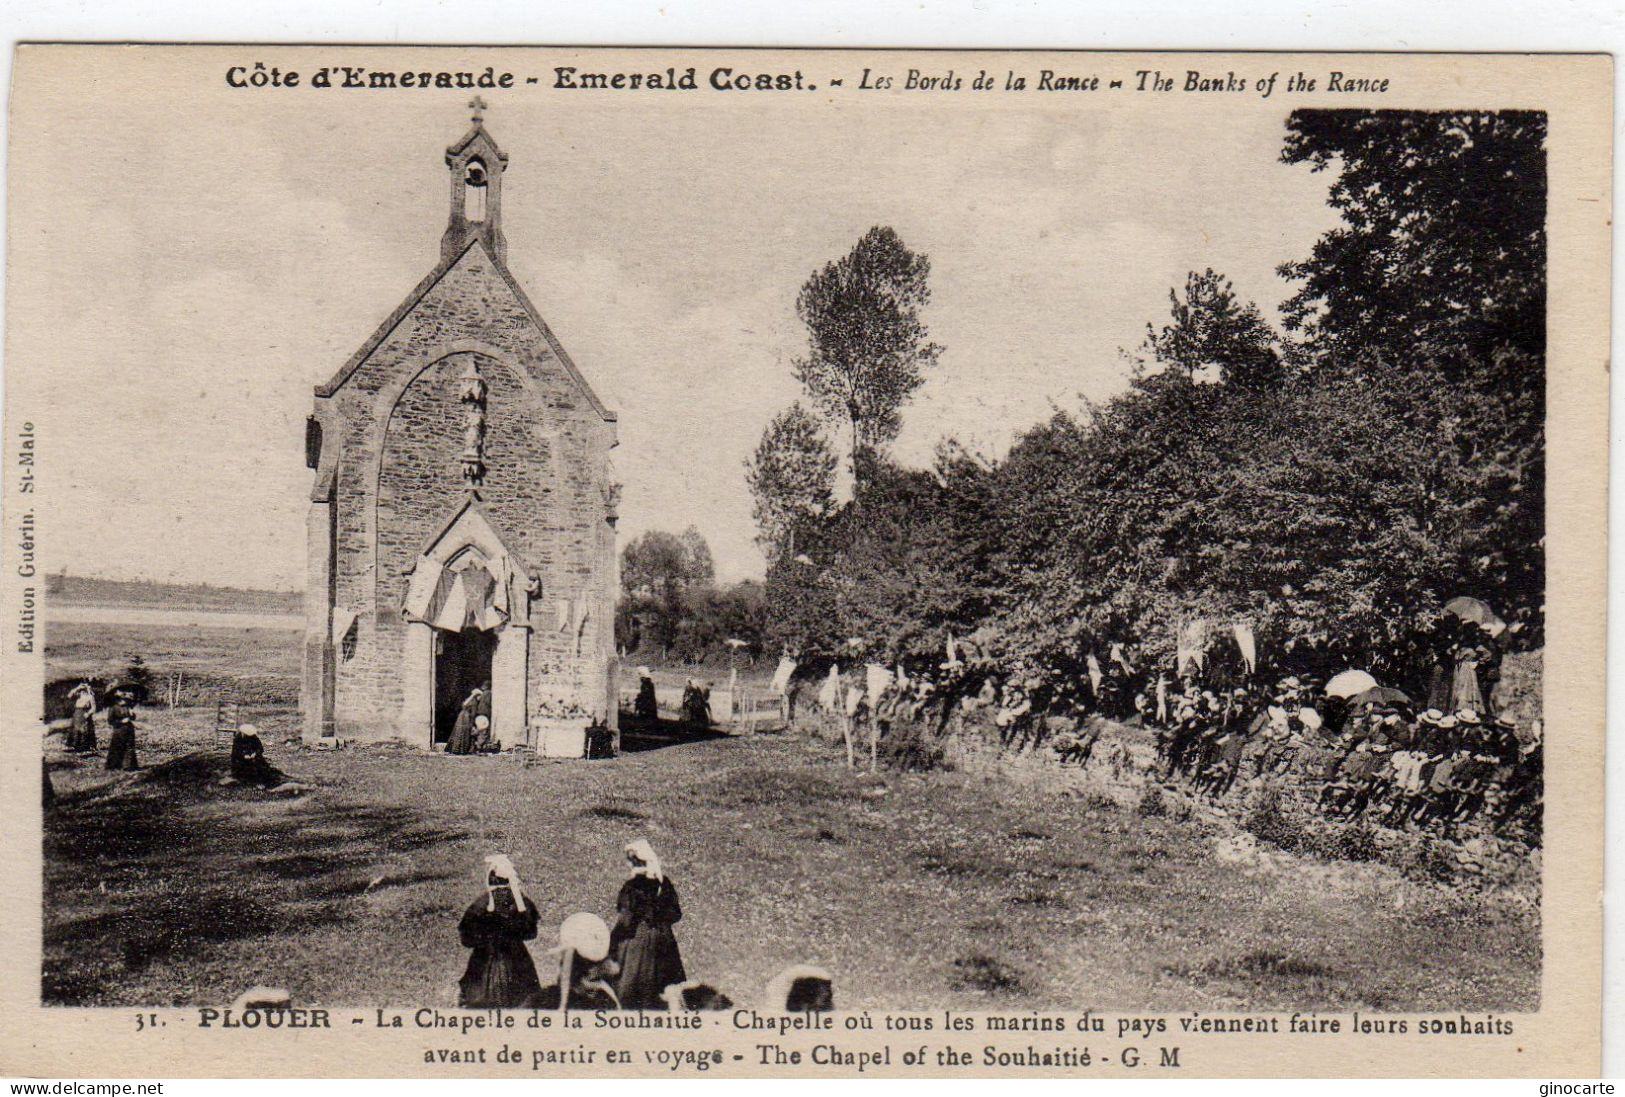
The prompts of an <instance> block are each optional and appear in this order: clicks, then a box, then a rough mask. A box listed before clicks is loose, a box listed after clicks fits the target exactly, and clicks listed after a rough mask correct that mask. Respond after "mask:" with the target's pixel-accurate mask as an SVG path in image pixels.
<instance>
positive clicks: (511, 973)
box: [457, 853, 542, 1009]
mask: <svg viewBox="0 0 1625 1097" xmlns="http://www.w3.org/2000/svg"><path fill="white" fill-rule="evenodd" d="M481 870H482V871H481V875H482V877H483V879H484V882H485V894H484V895H482V896H480V897H479V898H478V899H476V900H474V902H473V903H471V904H470V905H469V908H468V910H467V911H465V912H464V914H463V920H462V922H460V923H459V924H458V926H457V936H458V937H459V938H460V939H461V940H462V942H463V947H464V948H469V949H473V950H474V952H473V955H471V956H469V958H468V968H467V970H465V971H464V972H463V977H462V979H460V980H459V981H458V986H459V988H460V993H459V994H458V998H457V1004H458V1005H459V1006H460V1007H462V1008H463V1009H531V1008H535V1004H536V1001H537V999H538V997H539V996H540V995H541V992H542V984H541V980H540V979H539V978H538V977H537V975H536V963H535V961H533V960H532V959H531V958H530V950H529V949H528V948H526V947H525V942H526V941H533V940H535V939H536V925H537V916H536V904H535V903H534V902H533V901H532V900H531V899H530V898H529V897H528V896H527V895H525V893H524V891H523V890H522V889H521V887H520V884H519V874H518V873H517V872H515V871H514V867H513V862H512V861H511V860H509V859H508V857H507V855H506V854H502V853H493V854H491V855H490V856H488V857H486V859H485V863H484V864H483V865H482V866H481Z"/></svg>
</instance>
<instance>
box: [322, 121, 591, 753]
mask: <svg viewBox="0 0 1625 1097" xmlns="http://www.w3.org/2000/svg"><path fill="white" fill-rule="evenodd" d="M470 106H471V107H472V108H473V109H474V114H473V125H472V127H471V128H470V129H469V131H468V132H467V133H466V134H465V135H464V136H463V138H462V140H460V141H458V142H457V143H456V144H455V145H453V146H451V148H449V149H447V150H446V157H445V160H446V168H447V172H448V186H449V200H450V202H449V208H448V210H447V219H446V227H445V232H444V234H443V235H442V237H441V240H440V257H439V262H437V263H436V264H435V266H434V269H433V270H431V271H430V272H429V274H428V275H427V276H426V277H425V278H424V279H423V280H422V281H421V282H420V283H418V286H417V288H416V289H414V290H413V291H412V292H411V293H410V294H409V295H408V296H407V298H406V300H405V301H403V302H402V303H401V304H400V306H399V307H398V308H396V309H395V311H394V312H392V313H390V315H389V316H388V318H387V319H385V320H384V322H383V323H382V324H380V325H379V327H378V329H377V330H376V331H375V332H374V333H373V335H372V337H371V338H370V339H368V340H367V341H366V343H364V344H363V345H362V347H361V349H360V350H358V351H356V352H355V354H354V355H352V356H351V357H350V359H349V361H347V362H346V363H345V364H344V366H343V368H341V369H340V370H339V371H338V372H337V373H335V374H334V375H333V377H332V379H331V380H329V381H328V382H327V383H326V384H324V385H321V386H319V387H318V388H317V389H316V399H315V409H314V411H313V412H312V414H311V416H310V419H309V421H308V423H307V426H306V438H305V462H306V465H307V467H309V468H310V469H312V470H314V472H315V483H314V486H313V488H312V491H311V496H310V511H309V519H308V526H307V538H308V558H309V569H308V586H307V588H306V595H305V607H306V610H305V616H306V626H305V644H304V669H303V680H302V684H301V690H300V707H301V717H302V721H303V735H304V738H305V741H306V742H307V743H310V742H312V741H313V740H316V741H319V740H323V739H326V740H329V741H332V740H335V739H350V740H380V739H400V740H403V741H405V742H407V743H410V744H414V745H417V746H420V747H423V748H427V749H434V748H436V747H437V746H440V745H443V744H444V743H445V742H446V741H447V739H448V738H449V736H450V734H451V730H452V725H453V723H454V721H455V720H456V717H457V714H458V711H459V710H460V709H461V707H462V706H463V704H464V702H465V701H467V700H468V698H469V697H470V695H471V694H472V692H473V691H474V690H475V689H481V690H484V691H486V697H485V704H486V707H487V708H488V710H489V723H490V730H491V732H492V733H493V734H494V736H495V739H496V740H497V741H499V742H500V744H501V745H502V746H503V747H505V748H506V747H512V746H516V745H520V744H528V745H529V746H530V747H532V748H533V749H535V750H536V751H538V752H539V753H543V754H549V755H570V756H574V755H579V754H581V752H582V749H583V732H584V731H585V729H586V728H587V727H588V726H589V725H590V724H593V723H598V724H601V725H604V726H608V727H610V728H614V727H615V719H616V710H617V704H616V683H615V647H614V617H615V614H614V601H613V599H614V592H615V589H616V586H617V578H616V575H615V568H616V545H615V522H616V505H617V500H618V495H619V486H618V485H617V484H615V483H614V481H613V474H612V472H611V467H610V460H609V452H610V450H611V449H612V448H613V447H614V445H615V442H616V422H615V414H614V412H612V411H611V410H609V409H608V408H607V407H605V406H604V404H603V402H602V401H601V400H599V398H598V397H597V396H596V395H595V394H594V393H593V390H592V388H591V387H590V386H589V385H588V384H587V382H586V380H585V379H584V378H583V377H582V375H581V372H580V371H579V370H578V369H577V368H576V365H575V363H574V362H572V361H571V360H570V356H569V355H568V354H567V353H565V350H564V348H563V347H562V346H561V345H560V344H559V341H558V339H557V338H555V337H554V335H553V333H552V331H550V330H549V329H548V326H547V323H546V322H545V321H544V320H543V319H542V317H541V314H540V313H538V312H537V310H536V306H535V305H533V304H532V303H531V301H530V298H529V297H527V296H526V294H525V292H524V290H523V289H521V288H520V287H519V284H518V283H517V282H516V281H515V280H514V277H513V275H512V274H511V273H510V272H509V270H508V267H507V241H506V239H505V237H504V236H503V231H502V202H503V195H502V185H503V178H504V176H505V174H506V172H507V169H508V154H507V153H505V152H503V151H502V150H501V149H500V148H499V147H498V146H497V143H496V141H495V140H494V139H493V138H492V137H491V135H490V133H489V132H487V130H486V128H485V125H484V122H483V119H482V113H481V112H482V111H483V109H484V103H482V102H481V101H480V100H479V99H475V100H474V101H473V102H472V103H471V104H470Z"/></svg>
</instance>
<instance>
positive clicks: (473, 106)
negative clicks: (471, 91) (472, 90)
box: [468, 95, 485, 126]
mask: <svg viewBox="0 0 1625 1097" xmlns="http://www.w3.org/2000/svg"><path fill="white" fill-rule="evenodd" d="M468 109H469V110H472V111H473V112H474V117H473V122H474V124H475V125H476V126H477V125H479V124H480V123H481V122H482V121H484V119H485V100H484V99H481V98H480V97H479V96H478V95H476V96H475V97H474V98H472V99H470V100H469V101H468Z"/></svg>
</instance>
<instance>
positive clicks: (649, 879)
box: [609, 838, 688, 1009]
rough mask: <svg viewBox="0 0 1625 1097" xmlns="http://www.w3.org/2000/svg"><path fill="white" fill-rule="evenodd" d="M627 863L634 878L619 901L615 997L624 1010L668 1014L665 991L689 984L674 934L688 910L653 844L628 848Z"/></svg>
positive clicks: (613, 947)
mask: <svg viewBox="0 0 1625 1097" xmlns="http://www.w3.org/2000/svg"><path fill="white" fill-rule="evenodd" d="M626 861H627V864H628V865H629V866H630V868H631V873H630V875H629V876H628V877H627V880H626V883H624V884H622V885H621V893H620V895H619V897H617V899H616V900H615V910H616V913H617V917H616V919H615V928H614V929H613V930H612V931H611V932H610V944H609V948H610V955H611V956H612V957H613V958H614V959H615V961H616V962H617V963H619V964H620V965H621V975H620V983H619V984H618V985H617V986H616V988H615V993H616V995H617V996H618V997H619V998H620V1000H621V1006H622V1008H624V1009H663V1008H665V999H664V998H662V997H661V995H662V994H663V993H664V991H665V989H666V988H667V987H668V986H670V985H671V984H673V983H681V982H683V981H684V980H685V979H687V978H688V975H687V973H686V972H685V971H684V970H683V958H682V955H681V954H680V953H679V952H678V951H677V938H676V937H675V936H673V935H672V931H671V927H672V926H673V925H675V924H676V923H677V922H678V921H679V920H680V919H681V918H682V917H683V908H682V907H681V906H680V905H678V902H677V889H676V888H675V887H673V886H672V882H671V880H669V879H668V878H667V877H666V874H665V871H664V870H663V869H662V868H661V866H660V858H659V857H658V856H656V855H655V851H654V848H653V847H652V846H650V845H649V842H648V840H647V839H644V838H639V839H638V840H637V841H635V842H631V843H628V845H627V847H626Z"/></svg>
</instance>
